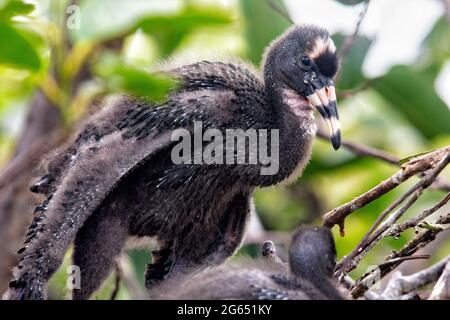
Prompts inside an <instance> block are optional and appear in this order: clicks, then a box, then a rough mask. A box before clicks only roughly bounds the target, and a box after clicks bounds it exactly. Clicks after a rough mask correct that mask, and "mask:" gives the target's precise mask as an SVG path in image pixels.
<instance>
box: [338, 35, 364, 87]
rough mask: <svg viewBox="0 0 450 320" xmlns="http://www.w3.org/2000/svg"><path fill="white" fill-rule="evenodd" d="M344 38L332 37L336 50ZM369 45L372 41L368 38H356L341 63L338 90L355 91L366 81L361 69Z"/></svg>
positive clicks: (341, 36)
mask: <svg viewBox="0 0 450 320" xmlns="http://www.w3.org/2000/svg"><path fill="white" fill-rule="evenodd" d="M345 38H346V36H344V35H343V34H335V35H333V41H334V42H335V44H336V46H337V47H338V48H340V47H341V46H342V44H343V43H344V40H345ZM371 44H372V41H371V40H370V39H369V38H367V37H364V36H357V38H356V39H355V41H354V42H353V45H352V47H351V48H350V50H349V51H348V53H347V55H346V57H345V59H344V61H343V63H342V66H341V76H340V79H339V83H338V84H337V85H338V89H341V90H350V89H355V88H357V87H358V86H360V85H362V84H363V83H365V82H366V81H367V79H366V77H364V75H363V74H362V71H361V68H362V64H363V62H364V59H365V57H366V55H367V51H369V48H370V45H371Z"/></svg>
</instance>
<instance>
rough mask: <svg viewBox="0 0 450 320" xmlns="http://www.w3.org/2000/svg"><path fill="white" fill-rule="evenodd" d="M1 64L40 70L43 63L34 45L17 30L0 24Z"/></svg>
mask: <svg viewBox="0 0 450 320" xmlns="http://www.w3.org/2000/svg"><path fill="white" fill-rule="evenodd" d="M0 48H1V49H0V64H5V65H9V66H13V67H17V68H25V69H29V70H38V69H39V68H40V66H41V61H40V59H39V56H38V54H37V53H36V50H35V48H34V47H33V45H32V44H31V43H30V42H29V41H28V40H27V38H26V37H24V36H23V35H22V34H21V33H20V32H19V31H18V30H17V29H16V28H14V27H12V26H10V25H8V24H6V23H0Z"/></svg>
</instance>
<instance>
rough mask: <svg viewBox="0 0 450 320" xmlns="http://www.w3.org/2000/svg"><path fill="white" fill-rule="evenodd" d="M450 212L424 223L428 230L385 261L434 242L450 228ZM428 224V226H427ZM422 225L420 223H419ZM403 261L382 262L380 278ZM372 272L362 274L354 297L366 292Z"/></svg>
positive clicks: (408, 254) (352, 292)
mask: <svg viewBox="0 0 450 320" xmlns="http://www.w3.org/2000/svg"><path fill="white" fill-rule="evenodd" d="M449 224H450V212H449V213H447V214H445V215H442V216H440V217H439V218H437V219H436V220H435V221H434V222H432V223H431V224H424V225H423V226H424V227H426V230H425V231H423V232H421V233H419V234H418V235H416V236H415V237H414V238H413V239H412V240H411V241H409V242H408V243H407V244H406V245H405V246H404V247H403V248H402V249H401V250H400V251H398V252H393V253H392V254H390V255H389V256H387V257H386V258H385V261H392V260H393V259H396V258H400V257H407V256H411V255H413V254H414V253H415V252H417V250H419V249H420V248H423V247H424V246H426V245H427V244H429V243H430V242H432V241H433V240H434V239H435V238H436V235H437V234H438V233H440V232H442V231H444V230H448V229H449V228H450V225H449ZM427 225H428V226H427ZM419 226H420V225H419ZM430 226H431V227H430ZM401 263H402V261H397V262H395V263H390V264H385V263H384V264H380V265H379V266H378V267H379V270H380V279H381V278H383V277H384V276H386V275H387V274H388V273H389V272H391V271H392V270H394V269H395V268H397V267H398V265H400V264H401ZM369 277H370V274H368V273H366V274H364V275H363V276H361V277H360V278H359V279H358V280H357V281H356V284H355V286H354V287H353V289H352V291H351V294H352V295H353V297H355V298H358V297H360V296H362V295H363V294H364V292H365V291H366V290H367V289H368V288H367V285H366V283H368V278H369Z"/></svg>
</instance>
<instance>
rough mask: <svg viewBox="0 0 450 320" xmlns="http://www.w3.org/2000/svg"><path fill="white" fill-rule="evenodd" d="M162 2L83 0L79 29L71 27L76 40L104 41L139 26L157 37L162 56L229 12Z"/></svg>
mask: <svg viewBox="0 0 450 320" xmlns="http://www.w3.org/2000/svg"><path fill="white" fill-rule="evenodd" d="M168 4H169V2H161V1H137V0H131V1H122V0H112V1H108V6H105V5H104V4H103V3H102V2H101V1H100V2H99V1H93V0H88V1H86V2H85V3H84V5H83V7H82V10H83V15H82V16H81V29H79V30H73V37H74V38H75V39H76V40H91V41H105V40H108V39H112V38H115V37H119V36H124V35H127V34H130V33H132V32H134V31H136V30H137V29H139V28H141V29H142V30H143V31H144V32H146V33H149V34H152V35H153V36H155V38H156V39H157V40H158V45H159V46H160V49H161V51H162V54H163V56H166V55H168V54H170V53H171V52H172V51H173V50H174V49H175V48H176V47H177V45H178V44H179V43H180V42H181V40H182V39H183V38H184V37H185V36H186V35H187V34H189V33H190V32H192V31H193V30H194V29H195V28H199V27H205V26H213V25H224V24H228V23H230V22H231V21H232V19H231V17H230V14H229V13H228V12H227V11H224V10H223V8H222V7H218V6H196V5H193V4H190V3H187V4H185V5H183V6H181V7H173V6H172V7H170V6H169V5H168ZM112 21H114V23H111V22H112Z"/></svg>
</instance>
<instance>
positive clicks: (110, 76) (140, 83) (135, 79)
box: [96, 54, 176, 101]
mask: <svg viewBox="0 0 450 320" xmlns="http://www.w3.org/2000/svg"><path fill="white" fill-rule="evenodd" d="M96 72H97V73H98V74H99V75H100V76H101V77H102V78H103V79H104V80H105V82H106V83H107V86H108V87H109V88H110V90H111V91H113V92H120V91H125V92H128V93H130V94H133V95H135V96H137V97H142V98H146V99H149V100H151V101H159V100H161V99H164V98H165V97H166V95H167V93H168V92H169V91H170V90H171V89H173V88H174V87H175V86H176V81H175V80H174V79H172V78H169V77H168V76H166V75H162V74H152V73H149V72H146V71H144V70H142V69H138V68H135V67H131V66H127V65H125V64H123V63H121V62H120V61H119V60H118V58H117V57H115V56H113V55H107V54H106V55H104V57H103V58H102V59H101V60H100V61H99V63H98V64H97V68H96Z"/></svg>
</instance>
